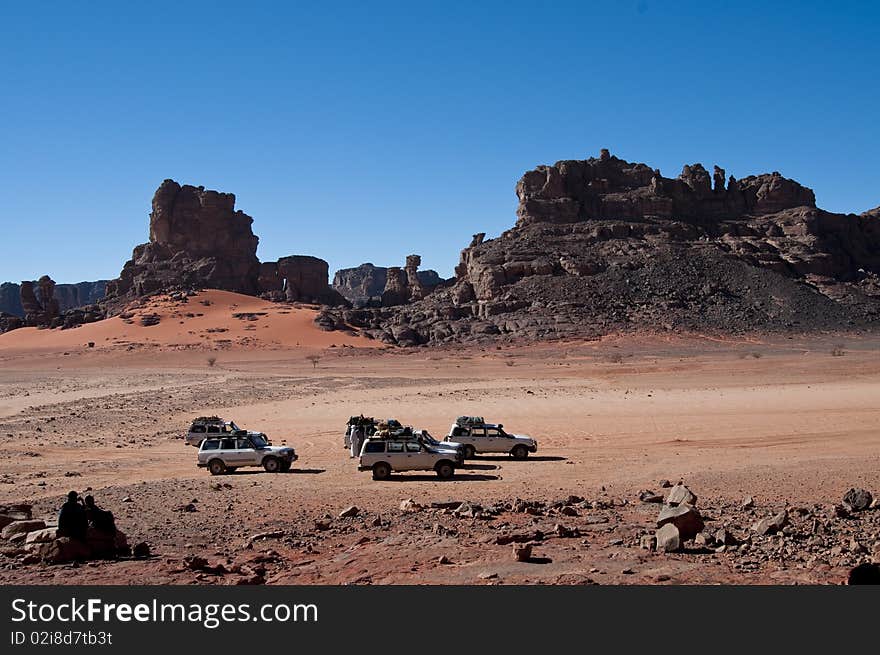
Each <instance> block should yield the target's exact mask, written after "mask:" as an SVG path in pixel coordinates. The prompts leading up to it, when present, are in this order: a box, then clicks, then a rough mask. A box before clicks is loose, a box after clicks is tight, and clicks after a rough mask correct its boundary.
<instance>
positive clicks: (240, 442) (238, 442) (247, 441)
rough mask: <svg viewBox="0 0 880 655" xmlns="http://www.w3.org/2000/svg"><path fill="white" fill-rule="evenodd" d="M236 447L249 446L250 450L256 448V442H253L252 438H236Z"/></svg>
mask: <svg viewBox="0 0 880 655" xmlns="http://www.w3.org/2000/svg"><path fill="white" fill-rule="evenodd" d="M235 447H236V448H238V449H239V450H241V449H242V448H248V449H250V450H253V449H254V444H252V443H251V440H250V439H236V440H235Z"/></svg>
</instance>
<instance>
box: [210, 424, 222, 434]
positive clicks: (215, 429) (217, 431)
mask: <svg viewBox="0 0 880 655" xmlns="http://www.w3.org/2000/svg"><path fill="white" fill-rule="evenodd" d="M208 434H220V428H219V427H217V426H216V425H209V426H208Z"/></svg>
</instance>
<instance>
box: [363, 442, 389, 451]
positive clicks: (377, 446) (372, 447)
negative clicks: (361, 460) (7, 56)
mask: <svg viewBox="0 0 880 655" xmlns="http://www.w3.org/2000/svg"><path fill="white" fill-rule="evenodd" d="M364 452H365V453H384V452H385V444H384V443H382V442H381V441H370V442H368V443H367V445H366V446H364Z"/></svg>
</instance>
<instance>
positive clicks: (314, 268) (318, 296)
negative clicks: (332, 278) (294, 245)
mask: <svg viewBox="0 0 880 655" xmlns="http://www.w3.org/2000/svg"><path fill="white" fill-rule="evenodd" d="M328 275H329V265H328V264H327V262H326V261H324V260H323V259H318V258H317V257H310V256H308V255H291V256H290V257H282V258H281V259H279V260H278V261H277V262H263V263H262V264H260V275H259V287H260V291H261V292H263V293H266V294H269V297H273V298H276V299H279V300H281V299H284V300H288V301H291V302H309V303H319V304H325V305H344V304H346V301H345V299H344V298H343V297H342V296H341V295H340V294H339V293H338V292H336V291H335V290H334V289H331V288H330V285H329V284H328Z"/></svg>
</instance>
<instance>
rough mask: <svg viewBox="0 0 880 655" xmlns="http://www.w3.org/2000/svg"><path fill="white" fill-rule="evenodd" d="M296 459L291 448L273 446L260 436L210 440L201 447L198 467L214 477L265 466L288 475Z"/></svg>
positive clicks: (214, 438) (272, 470)
mask: <svg viewBox="0 0 880 655" xmlns="http://www.w3.org/2000/svg"><path fill="white" fill-rule="evenodd" d="M296 460H297V456H296V452H295V451H294V449H293V448H291V447H290V446H271V445H269V442H268V441H266V440H265V439H263V438H262V437H260V436H253V435H249V436H233V435H226V436H222V437H211V438H209V439H205V440H204V441H202V443H201V445H200V446H199V458H198V465H199V466H200V467H202V468H207V469H208V470H209V471H210V472H211V475H222V474H224V473H231V472H233V471H234V470H235V469H237V468H239V467H241V466H262V467H263V468H264V469H266V471H268V472H269V473H278V472H286V471H289V470H290V467H291V465H292V464H293V463H294V462H295V461H296Z"/></svg>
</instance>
